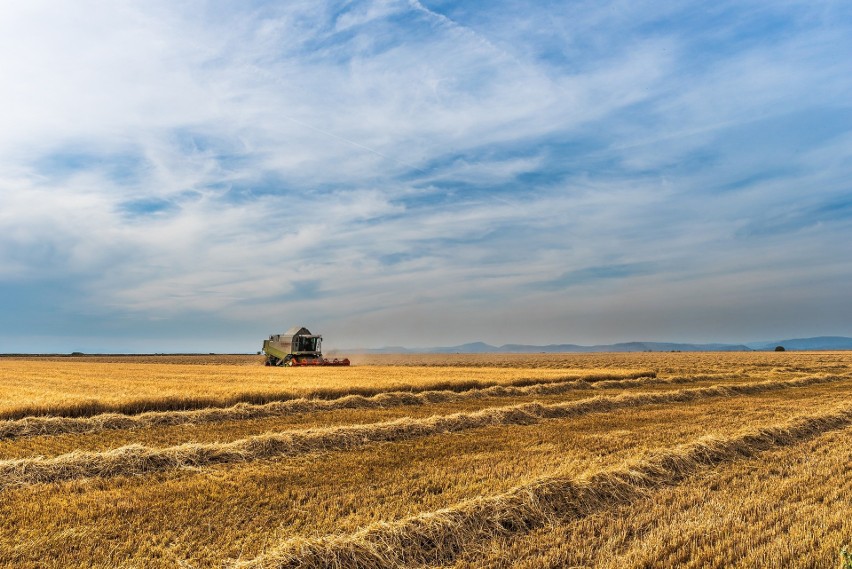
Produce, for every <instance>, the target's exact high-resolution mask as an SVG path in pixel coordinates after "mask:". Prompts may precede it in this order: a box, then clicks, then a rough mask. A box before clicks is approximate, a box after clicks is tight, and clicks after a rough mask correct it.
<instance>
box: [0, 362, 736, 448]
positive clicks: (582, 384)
mask: <svg viewBox="0 0 852 569" xmlns="http://www.w3.org/2000/svg"><path fill="white" fill-rule="evenodd" d="M732 377H733V376H732ZM717 379H718V378H717ZM692 381H695V380H694V379H692V378H688V377H673V378H666V379H660V378H654V377H652V376H650V375H646V376H642V377H640V378H634V379H622V380H601V381H598V382H594V383H591V382H589V381H588V380H587V379H581V380H576V381H555V382H554V381H551V382H549V383H537V384H533V385H527V386H523V387H517V386H503V385H495V386H492V387H486V388H483V389H470V390H467V391H461V392H459V391H449V390H440V391H421V392H419V393H412V392H410V391H391V392H386V393H380V394H378V395H373V396H370V397H365V396H363V395H347V396H345V397H339V398H337V399H305V398H302V399H291V400H289V401H273V402H271V403H265V404H261V405H253V404H250V403H238V404H236V405H232V406H231V407H223V408H219V407H210V408H206V409H194V410H187V411H149V412H147V413H141V414H139V415H124V414H120V413H104V414H101V415H95V416H92V417H50V416H47V417H45V416H36V417H25V418H23V419H16V420H11V421H0V439H14V438H21V437H33V436H45V435H64V434H81V433H98V432H102V431H111V430H128V429H138V428H143V427H162V426H175V425H202V424H210V423H219V422H223V421H244V420H249V419H265V418H272V417H286V416H288V415H295V414H304V413H317V412H322V411H334V410H339V409H388V408H392V407H402V406H420V405H433V404H441V403H454V402H460V401H469V400H475V399H500V398H509V397H525V396H537V395H559V394H562V393H568V392H571V391H581V390H594V389H601V390H603V389H628V388H634V387H645V386H652V385H666V384H668V385H674V384H683V383H690V382H692Z"/></svg>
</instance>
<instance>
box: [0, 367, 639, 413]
mask: <svg viewBox="0 0 852 569" xmlns="http://www.w3.org/2000/svg"><path fill="white" fill-rule="evenodd" d="M647 377H656V372H655V371H653V370H624V371H607V372H598V373H585V374H576V373H575V374H566V375H564V376H561V377H547V378H535V377H517V378H513V379H510V380H508V381H507V380H502V381H501V380H481V379H472V380H471V379H462V380H459V379H455V380H447V379H441V380H429V381H424V382H418V383H416V384H412V385H403V386H399V387H396V388H395V389H396V390H401V391H404V392H405V393H422V392H427V391H451V392H455V393H462V392H466V391H471V390H478V389H484V388H488V387H492V386H511V387H525V386H532V385H536V384H539V383H562V382H576V381H586V382H588V383H593V382H604V381H611V380H624V379H641V378H647ZM387 392H388V390H387V389H383V388H381V387H369V386H364V385H360V386H352V385H346V386H345V387H326V388H313V389H310V390H308V391H305V390H302V391H279V392H265V391H264V392H244V393H235V394H232V395H228V396H218V397H206V396H179V397H174V396H173V397H156V398H155V397H150V398H141V399H133V400H129V401H120V402H105V401H99V400H88V401H77V402H70V403H50V404H40V405H24V406H21V407H15V408H11V409H0V419H5V420H16V419H23V418H29V417H48V416H53V417H93V416H95V415H102V414H123V415H138V414H141V413H147V412H151V411H186V410H196V409H208V408H226V407H230V406H233V405H237V404H239V403H246V404H251V405H264V404H267V403H273V402H281V401H292V400H300V399H306V398H308V399H312V400H333V399H340V398H344V397H348V396H361V397H364V398H369V397H373V396H376V395H382V394H384V393H387Z"/></svg>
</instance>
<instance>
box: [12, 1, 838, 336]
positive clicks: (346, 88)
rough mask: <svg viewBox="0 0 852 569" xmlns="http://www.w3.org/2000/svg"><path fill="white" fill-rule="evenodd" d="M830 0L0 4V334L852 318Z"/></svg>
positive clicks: (354, 331)
mask: <svg viewBox="0 0 852 569" xmlns="http://www.w3.org/2000/svg"><path fill="white" fill-rule="evenodd" d="M850 61H852V4H849V3H848V2H842V1H837V2H832V1H826V2H805V1H802V2H797V1H781V2H762V1H761V2H749V1H733V2H724V1H722V2H713V3H707V2H642V1H631V2H621V1H612V2H606V1H603V2H568V1H566V2H560V1H546V2H535V3H530V2H520V1H509V0H507V1H491V2H470V1H468V2H453V1H443V0H421V1H417V0H411V1H390V0H386V1H375V2H366V1H365V2H322V1H314V0H310V1H303V2H299V1H293V2H224V1H218V2H203V1H189V2H156V1H151V2H103V1H87V0H82V1H80V2H74V3H56V2H50V1H44V2H38V1H33V2H26V3H23V2H19V3H4V4H3V5H2V6H0V75H2V77H3V78H4V79H3V82H2V86H0V124H1V125H2V128H0V298H2V300H0V309H2V313H3V317H2V321H0V352H15V351H29V352H39V351H74V350H78V351H128V352H150V351H203V352H207V351H254V350H256V349H258V348H259V343H260V341H261V340H262V339H263V338H264V337H265V336H266V335H268V334H270V333H274V332H280V331H283V330H285V329H286V328H289V327H290V326H291V325H294V324H301V325H307V326H308V327H309V328H311V329H312V330H313V331H316V332H320V333H323V334H324V335H325V337H326V344H327V346H329V347H333V346H338V347H379V346H384V345H407V346H429V345H452V344H456V343H462V342H468V341H474V340H482V341H486V342H489V343H494V344H502V343H509V342H515V343H562V342H571V343H580V344H593V343H609V342H617V341H629V340H669V341H684V342H712V341H720V342H744V341H755V340H772V339H780V338H785V337H802V336H813V335H852V293H850V290H852V287H850V283H852V247H850V245H849V244H850V243H852V64H850V63H849V62H850Z"/></svg>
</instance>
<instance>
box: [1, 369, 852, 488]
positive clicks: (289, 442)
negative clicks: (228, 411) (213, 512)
mask: <svg viewBox="0 0 852 569" xmlns="http://www.w3.org/2000/svg"><path fill="white" fill-rule="evenodd" d="M842 379H848V378H846V377H842V376H825V377H811V378H801V379H794V380H787V381H778V380H775V381H765V382H759V383H750V384H740V385H734V386H713V387H705V388H693V389H680V390H676V391H668V392H652V393H640V394H622V395H618V396H614V397H607V396H598V397H593V398H590V399H583V400H580V401H571V402H564V403H556V404H551V405H543V404H540V403H528V404H522V405H512V406H505V407H491V408H487V409H483V410H481V411H476V412H472V413H456V414H452V415H433V416H431V417H426V418H420V419H411V418H403V419H397V420H394V421H387V422H381V423H372V424H364V425H345V426H335V427H328V428H324V429H305V430H294V431H283V432H279V433H267V434H263V435H257V436H252V437H248V438H245V439H240V440H236V441H233V442H230V443H207V444H197V443H187V444H182V445H178V446H172V447H165V448H152V447H145V446H142V445H128V446H124V447H120V448H117V449H114V450H110V451H106V452H82V451H75V452H72V453H69V454H64V455H59V456H56V457H53V458H43V457H36V458H23V459H13V460H2V461H0V489H2V488H5V487H9V486H13V485H21V484H34V483H48V482H57V481H62V480H72V479H77V478H87V477H105V476H117V475H138V474H146V473H151V472H159V471H164V470H171V469H178V468H197V467H204V466H209V465H214V464H223V463H239V462H248V461H252V460H259V459H267V458H282V457H287V456H294V455H299V454H305V453H308V452H315V451H325V450H347V449H354V448H359V447H362V446H364V445H366V444H370V443H375V442H393V441H404V440H409V439H414V438H418V437H424V436H429V435H435V434H441V433H452V432H461V431H466V430H470V429H475V428H481V427H487V426H507V425H527V424H533V423H537V422H540V421H542V420H545V419H556V418H567V417H573V416H579V415H584V414H588V413H596V412H606V411H613V410H616V409H623V408H628V407H640V406H645V405H653V404H658V403H677V402H687V401H695V400H700V399H706V398H712V397H734V396H737V395H746V394H755V393H763V392H767V391H775V390H781V389H787V388H794V387H804V386H808V385H814V384H819V383H828V382H832V381H839V380H842Z"/></svg>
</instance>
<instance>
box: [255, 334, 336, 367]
mask: <svg viewBox="0 0 852 569" xmlns="http://www.w3.org/2000/svg"><path fill="white" fill-rule="evenodd" d="M321 344H322V336H320V335H316V334H311V332H310V330H308V329H307V328H304V327H301V326H294V327H293V328H290V329H289V330H287V331H286V332H284V333H283V334H275V335H273V336H270V337H269V339H268V340H264V341H263V353H264V354H266V365H268V366H348V365H349V359H348V358H344V359H342V360H338V359H337V358H334V359H333V360H327V359H325V358H324V357H322V350H321V348H320V345H321Z"/></svg>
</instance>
